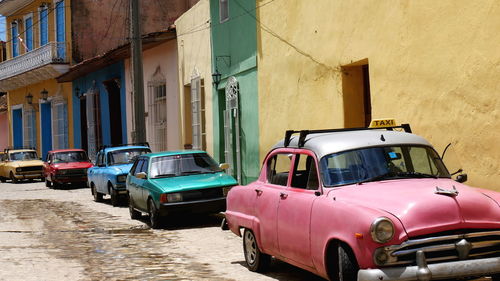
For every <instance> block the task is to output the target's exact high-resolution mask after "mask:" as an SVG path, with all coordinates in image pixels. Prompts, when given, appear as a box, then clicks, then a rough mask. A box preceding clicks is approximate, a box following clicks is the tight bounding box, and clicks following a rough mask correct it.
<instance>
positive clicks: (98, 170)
mask: <svg viewBox="0 0 500 281" xmlns="http://www.w3.org/2000/svg"><path fill="white" fill-rule="evenodd" d="M150 152H151V149H149V146H148V145H146V144H145V145H122V146H118V147H104V148H102V149H101V150H100V151H99V153H97V161H96V163H95V166H94V167H92V168H90V169H88V172H87V179H88V186H89V187H90V189H91V191H92V195H93V196H94V201H96V202H102V199H103V196H104V195H108V194H109V195H110V196H111V204H112V205H113V206H118V205H119V204H120V203H121V202H124V201H125V200H126V199H127V197H128V196H127V190H126V188H125V181H126V180H127V174H128V172H129V171H130V168H131V167H132V164H133V163H134V160H135V158H137V156H139V155H142V154H145V153H150Z"/></svg>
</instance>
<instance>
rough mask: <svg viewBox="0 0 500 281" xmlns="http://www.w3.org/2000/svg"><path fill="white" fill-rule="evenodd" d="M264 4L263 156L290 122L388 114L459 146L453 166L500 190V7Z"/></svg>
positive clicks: (347, 122) (325, 1) (295, 125)
mask: <svg viewBox="0 0 500 281" xmlns="http://www.w3.org/2000/svg"><path fill="white" fill-rule="evenodd" d="M236 1H239V0H236ZM239 2H242V1H239ZM266 3H267V1H263V0H258V1H257V6H258V7H260V6H262V7H260V8H259V9H258V11H257V18H258V22H259V23H258V25H257V37H258V50H259V54H258V65H259V73H258V80H259V85H258V88H259V102H258V104H259V106H258V111H259V128H260V137H261V144H260V145H261V153H260V159H263V158H264V156H265V155H264V153H265V152H266V151H267V150H268V148H269V147H271V146H272V145H273V144H274V143H275V142H276V141H277V140H279V139H281V138H283V136H284V132H285V130H287V129H324V128H337V127H357V126H364V125H366V124H367V122H368V121H369V120H370V119H372V118H388V117H392V118H395V119H396V120H397V122H399V123H410V124H411V126H412V128H413V131H414V132H415V133H416V134H419V135H422V136H424V137H425V138H427V139H428V140H430V141H431V143H433V144H434V145H435V147H436V149H437V151H438V152H442V151H443V150H444V148H445V146H446V145H447V144H448V143H452V146H451V150H449V152H448V153H447V155H446V156H445V158H444V161H445V162H446V164H447V165H448V167H449V168H450V170H451V172H454V171H455V170H457V169H458V168H463V169H464V171H466V172H467V173H468V175H469V183H470V184H471V185H475V186H480V187H485V188H490V189H496V190H500V186H499V185H498V182H499V181H500V167H499V165H500V164H499V162H498V160H497V159H498V158H499V157H500V146H498V145H492V144H494V143H496V141H498V139H500V132H499V130H497V129H496V128H497V127H498V126H499V125H500V123H499V122H500V121H499V120H500V119H499V118H498V114H499V112H500V110H499V109H500V101H499V99H498V98H496V96H497V92H498V89H499V87H500V82H499V80H498V77H499V76H500V68H499V67H498V65H499V62H500V49H499V48H498V43H499V42H500V33H498V27H499V26H500V18H499V17H498V16H497V15H498V14H499V13H500V3H498V2H497V1H493V0H485V1H477V2H460V3H459V4H457V2H456V1H452V0H447V1H439V2H435V1H434V2H433V1H418V2H407V1H402V2H398V4H395V3H394V1H388V0H387V1H386V0H384V1H362V2H359V1H356V2H352V1H330V0H319V1H315V4H314V5H310V3H309V2H307V1H300V0H292V1H273V2H272V3H269V4H266ZM264 4H266V5H264ZM297 18H300V21H298V20H297Z"/></svg>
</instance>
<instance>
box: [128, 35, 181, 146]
mask: <svg viewBox="0 0 500 281" xmlns="http://www.w3.org/2000/svg"><path fill="white" fill-rule="evenodd" d="M142 62H143V73H144V95H145V97H144V98H145V108H144V109H145V111H146V112H148V110H149V109H148V100H147V99H148V97H147V93H148V86H147V85H148V81H150V79H151V78H152V77H153V75H154V73H155V71H156V69H157V68H158V67H160V69H161V72H162V74H163V75H164V76H165V78H166V87H167V146H168V150H178V149H183V147H181V127H180V109H179V107H180V101H179V79H178V77H179V74H178V73H179V72H178V70H177V40H170V41H167V42H165V43H162V44H160V45H158V46H156V47H154V48H151V49H149V50H146V51H144V52H143V57H142ZM131 79H132V73H131V63H130V59H126V60H125V83H126V84H125V85H126V89H127V101H126V106H127V112H132V110H133V108H132V104H131V95H132V89H133V88H132V80H131ZM147 118H148V117H146V128H147V127H148V119H147ZM131 131H132V114H127V140H128V141H129V142H132V138H131ZM147 137H148V138H149V135H148V136H147ZM148 141H150V140H149V139H148Z"/></svg>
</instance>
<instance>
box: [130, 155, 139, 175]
mask: <svg viewBox="0 0 500 281" xmlns="http://www.w3.org/2000/svg"><path fill="white" fill-rule="evenodd" d="M140 162H141V159H137V160H136V161H135V162H134V165H132V168H130V174H131V175H132V176H135V170H136V169H137V165H139V163H140Z"/></svg>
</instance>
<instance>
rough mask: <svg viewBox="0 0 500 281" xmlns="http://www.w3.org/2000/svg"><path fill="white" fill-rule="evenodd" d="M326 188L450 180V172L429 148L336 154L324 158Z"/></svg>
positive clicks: (392, 147) (414, 147)
mask: <svg viewBox="0 0 500 281" xmlns="http://www.w3.org/2000/svg"><path fill="white" fill-rule="evenodd" d="M320 166H321V175H322V177H323V182H324V185H325V186H330V187H331V186H339V185H346V184H354V183H364V182H370V181H379V180H390V179H402V178H450V173H449V172H448V170H447V169H446V167H445V165H444V164H443V162H442V161H441V158H439V156H438V155H437V153H436V151H434V149H432V148H431V147H427V146H412V145H401V146H383V147H370V148H363V149H356V150H350V151H344V152H338V153H333V154H329V155H326V156H324V157H323V158H322V159H321V163H320Z"/></svg>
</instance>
